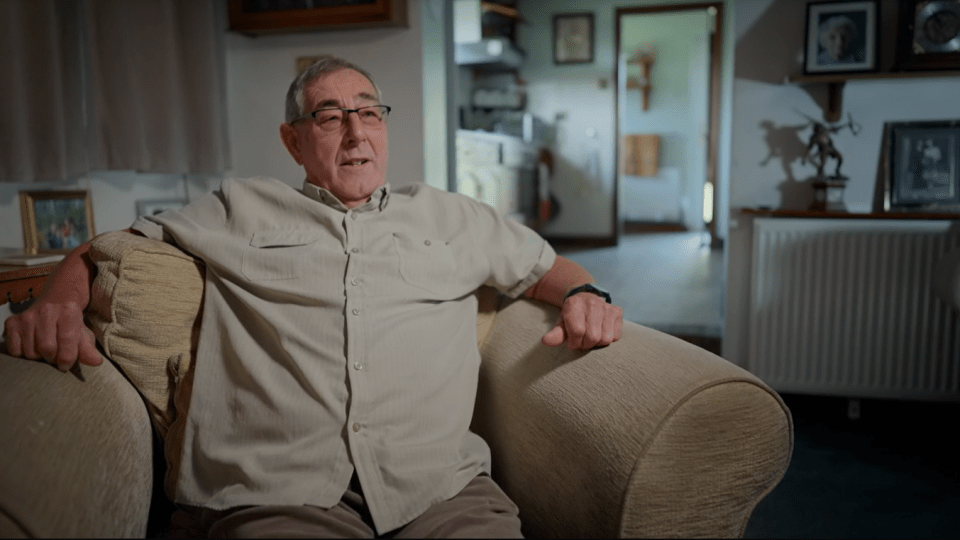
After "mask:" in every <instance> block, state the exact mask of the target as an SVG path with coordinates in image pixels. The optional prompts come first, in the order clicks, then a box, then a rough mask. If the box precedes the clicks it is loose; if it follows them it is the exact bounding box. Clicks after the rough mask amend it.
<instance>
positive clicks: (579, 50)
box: [553, 13, 593, 64]
mask: <svg viewBox="0 0 960 540" xmlns="http://www.w3.org/2000/svg"><path fill="white" fill-rule="evenodd" d="M553 62H554V63H555V64H588V63H590V62H593V13H563V14H559V15H554V16H553Z"/></svg>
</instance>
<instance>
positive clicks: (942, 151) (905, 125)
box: [883, 119, 960, 214]
mask: <svg viewBox="0 0 960 540" xmlns="http://www.w3.org/2000/svg"><path fill="white" fill-rule="evenodd" d="M884 129H885V139H886V145H885V156H884V157H885V162H886V166H885V171H884V183H885V187H884V202H883V209H884V210H885V211H887V212H918V213H944V214H960V119H958V120H952V121H933V122H931V121H924V122H888V123H887V124H886V125H885V126H884Z"/></svg>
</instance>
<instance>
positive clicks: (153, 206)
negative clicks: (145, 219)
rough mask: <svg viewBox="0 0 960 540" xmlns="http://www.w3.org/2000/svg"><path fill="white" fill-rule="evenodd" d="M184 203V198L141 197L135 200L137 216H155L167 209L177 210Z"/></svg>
mask: <svg viewBox="0 0 960 540" xmlns="http://www.w3.org/2000/svg"><path fill="white" fill-rule="evenodd" d="M186 205H187V200H186V199H141V200H139V201H137V216H138V217H139V216H155V215H157V214H160V213H163V212H166V211H167V210H179V209H181V208H183V207H184V206H186Z"/></svg>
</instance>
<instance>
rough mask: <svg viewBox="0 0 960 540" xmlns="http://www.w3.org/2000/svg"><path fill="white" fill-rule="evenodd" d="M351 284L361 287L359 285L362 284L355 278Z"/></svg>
mask: <svg viewBox="0 0 960 540" xmlns="http://www.w3.org/2000/svg"><path fill="white" fill-rule="evenodd" d="M350 284H351V285H359V284H360V280H359V279H357V278H353V279H351V280H350Z"/></svg>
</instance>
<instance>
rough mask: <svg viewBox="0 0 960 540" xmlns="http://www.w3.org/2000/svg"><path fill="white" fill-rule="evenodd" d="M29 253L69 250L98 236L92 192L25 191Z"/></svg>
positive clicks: (25, 234)
mask: <svg viewBox="0 0 960 540" xmlns="http://www.w3.org/2000/svg"><path fill="white" fill-rule="evenodd" d="M20 217H21V220H22V224H23V248H24V251H25V252H26V253H29V254H36V253H69V252H70V251H72V250H73V248H75V247H77V246H79V245H80V244H82V243H84V242H86V241H88V240H90V239H91V238H93V237H94V236H96V231H95V228H94V224H93V203H92V201H91V198H90V192H89V191H86V190H78V191H21V192H20Z"/></svg>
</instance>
